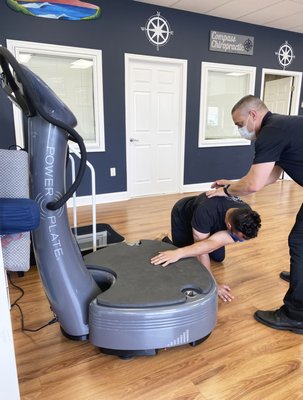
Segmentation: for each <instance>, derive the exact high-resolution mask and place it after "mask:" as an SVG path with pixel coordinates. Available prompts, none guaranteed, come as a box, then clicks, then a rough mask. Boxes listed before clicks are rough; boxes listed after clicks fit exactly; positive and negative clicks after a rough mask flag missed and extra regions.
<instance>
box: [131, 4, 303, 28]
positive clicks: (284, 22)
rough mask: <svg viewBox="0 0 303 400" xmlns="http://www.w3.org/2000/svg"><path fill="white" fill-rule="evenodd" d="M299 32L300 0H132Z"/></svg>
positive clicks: (302, 12) (302, 16) (302, 11)
mask: <svg viewBox="0 0 303 400" xmlns="http://www.w3.org/2000/svg"><path fill="white" fill-rule="evenodd" d="M134 1H139V2H140V3H148V4H154V5H157V6H163V7H168V8H175V9H177V10H184V11H191V12H195V13H200V14H206V15H211V16H213V17H221V18H227V19H232V20H235V21H241V22H248V23H251V24H256V25H262V26H268V27H271V28H278V29H285V30H288V31H293V32H299V33H303V0H251V1H248V0H134Z"/></svg>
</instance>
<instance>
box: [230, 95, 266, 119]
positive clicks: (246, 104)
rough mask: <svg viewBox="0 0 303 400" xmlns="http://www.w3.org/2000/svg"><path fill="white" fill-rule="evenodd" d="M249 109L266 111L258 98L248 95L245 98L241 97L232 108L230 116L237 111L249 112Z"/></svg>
mask: <svg viewBox="0 0 303 400" xmlns="http://www.w3.org/2000/svg"><path fill="white" fill-rule="evenodd" d="M250 108H253V109H255V110H264V111H266V110H267V111H268V108H267V107H266V105H265V104H264V102H263V101H262V100H261V99H259V97H256V96H253V95H252V94H249V95H247V96H244V97H242V99H240V100H239V101H238V102H237V103H236V104H235V105H234V106H233V108H232V110H231V114H233V113H234V112H235V111H237V110H243V111H247V112H248V111H249V109H250Z"/></svg>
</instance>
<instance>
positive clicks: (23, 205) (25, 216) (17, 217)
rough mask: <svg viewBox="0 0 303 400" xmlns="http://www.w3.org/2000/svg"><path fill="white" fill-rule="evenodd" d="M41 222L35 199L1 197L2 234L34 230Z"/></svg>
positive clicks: (0, 228) (0, 226)
mask: <svg viewBox="0 0 303 400" xmlns="http://www.w3.org/2000/svg"><path fill="white" fill-rule="evenodd" d="M39 222H40V210H39V206H38V204H37V203H36V202H35V201H34V200H31V199H22V198H21V199H10V198H5V199H2V198H0V235H12V234H14V233H19V232H27V231H32V230H34V229H36V228H37V227H38V225H39Z"/></svg>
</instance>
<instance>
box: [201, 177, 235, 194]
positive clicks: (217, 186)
mask: <svg viewBox="0 0 303 400" xmlns="http://www.w3.org/2000/svg"><path fill="white" fill-rule="evenodd" d="M231 183H232V181H229V180H227V179H219V180H217V181H215V182H214V183H212V185H211V188H212V189H214V190H208V191H207V192H206V196H207V197H209V198H211V197H215V196H221V197H227V196H226V194H225V193H224V190H223V187H224V186H225V185H230V184H231Z"/></svg>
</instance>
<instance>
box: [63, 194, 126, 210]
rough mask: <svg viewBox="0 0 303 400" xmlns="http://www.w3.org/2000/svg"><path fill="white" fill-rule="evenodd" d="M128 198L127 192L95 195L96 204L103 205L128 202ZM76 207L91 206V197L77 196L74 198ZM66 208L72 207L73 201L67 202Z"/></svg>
mask: <svg viewBox="0 0 303 400" xmlns="http://www.w3.org/2000/svg"><path fill="white" fill-rule="evenodd" d="M128 199H129V196H128V193H127V192H116V193H105V194H97V195H96V204H103V203H113V202H116V201H124V200H128ZM76 205H77V207H80V206H91V205H92V196H77V198H76ZM67 207H68V208H70V207H73V199H72V198H71V199H69V200H68V202H67Z"/></svg>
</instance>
